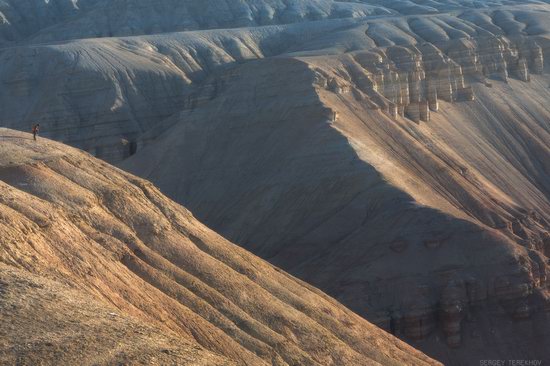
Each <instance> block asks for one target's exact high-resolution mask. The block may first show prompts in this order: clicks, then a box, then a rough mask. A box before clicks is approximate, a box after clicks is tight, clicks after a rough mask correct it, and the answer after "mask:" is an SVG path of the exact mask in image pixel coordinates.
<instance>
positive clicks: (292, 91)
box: [123, 58, 549, 364]
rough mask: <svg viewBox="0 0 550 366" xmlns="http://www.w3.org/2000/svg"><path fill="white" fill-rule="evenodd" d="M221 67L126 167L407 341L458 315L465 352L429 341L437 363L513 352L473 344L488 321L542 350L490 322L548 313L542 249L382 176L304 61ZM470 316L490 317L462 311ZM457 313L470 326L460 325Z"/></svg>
mask: <svg viewBox="0 0 550 366" xmlns="http://www.w3.org/2000/svg"><path fill="white" fill-rule="evenodd" d="M232 74H233V75H234V79H233V80H234V81H235V82H234V83H227V87H226V89H225V90H224V91H223V93H220V95H219V96H218V97H217V98H216V99H215V100H213V101H212V102H211V103H210V104H208V106H207V107H205V108H197V109H196V110H194V111H193V112H192V113H185V114H184V115H182V118H181V119H180V120H179V121H178V123H177V124H176V125H174V127H173V128H172V129H171V130H169V131H168V132H167V133H165V134H164V136H162V137H161V138H160V139H158V141H153V142H152V143H151V145H150V147H149V148H146V149H145V150H143V152H142V153H141V154H138V155H137V156H136V157H134V158H132V159H130V160H129V161H127V162H125V163H124V164H123V167H124V168H127V169H129V170H130V171H132V172H135V173H137V174H138V175H141V176H144V177H147V178H148V179H151V180H152V181H153V182H155V184H157V185H158V186H159V187H160V188H161V190H163V191H164V192H165V193H167V194H168V195H169V196H171V197H173V198H174V199H176V200H177V201H179V202H181V203H183V204H185V205H186V206H188V207H190V208H191V209H192V210H193V211H194V212H195V214H196V215H197V216H198V217H199V218H200V219H202V220H203V221H205V222H206V223H207V224H208V225H209V226H210V227H212V228H214V229H215V230H217V231H219V232H221V233H223V235H226V236H227V237H229V238H231V240H233V241H235V242H237V243H239V244H241V245H242V246H243V247H245V248H247V249H250V250H252V251H253V252H254V253H256V254H258V255H260V256H262V257H264V258H266V259H269V260H270V261H271V262H272V263H275V264H277V265H279V266H281V267H282V268H284V269H286V270H288V271H289V272H291V273H292V274H294V275H297V276H299V277H300V278H302V279H303V280H305V281H307V282H309V283H312V284H314V285H316V286H319V287H320V288H322V289H323V290H325V291H327V292H328V293H330V294H331V295H333V296H335V297H336V298H337V299H339V300H340V301H342V302H344V303H345V304H346V305H348V306H349V307H351V308H352V309H354V310H355V311H357V312H358V313H359V314H361V315H364V316H366V317H367V318H368V319H371V320H374V321H376V322H377V323H378V324H380V325H382V326H384V327H387V329H390V323H393V324H394V325H395V322H399V327H400V329H399V331H400V332H401V334H402V335H403V336H404V337H405V339H408V340H414V339H421V338H424V337H427V336H428V337H430V339H433V340H434V345H435V344H437V343H438V342H437V341H435V339H441V338H443V339H445V338H446V337H447V338H448V342H451V343H452V342H454V341H456V339H455V338H452V337H456V329H454V328H453V327H455V328H456V324H459V325H458V329H459V332H458V337H459V338H460V336H461V335H462V337H464V342H463V346H462V347H464V349H465V352H462V353H453V352H452V351H451V350H449V351H448V352H447V351H443V350H445V349H446V348H443V349H442V348H441V347H447V346H444V345H441V344H439V345H437V346H432V345H428V346H426V349H427V350H430V351H434V350H435V349H438V350H441V353H438V356H439V357H441V360H443V361H448V362H450V360H453V362H459V363H462V364H468V363H472V362H478V360H479V359H482V358H484V355H495V357H497V356H498V357H504V358H506V357H511V358H514V357H522V356H524V354H523V353H521V352H523V351H521V350H519V349H520V347H518V348H511V347H510V343H496V344H493V343H491V342H489V344H491V345H490V346H488V347H484V346H483V345H484V344H485V343H486V342H487V341H488V340H489V339H490V338H492V337H494V334H495V333H494V332H496V334H499V337H500V336H502V337H503V338H504V339H511V338H510V337H512V336H513V335H514V334H522V339H521V340H517V343H521V347H523V349H525V350H527V351H525V352H527V353H528V354H530V355H532V356H533V357H539V358H541V357H543V355H544V352H545V347H547V346H548V339H549V338H548V334H547V331H544V330H542V333H541V331H540V330H534V329H531V330H529V329H528V330H524V329H523V327H522V326H521V325H517V326H510V327H508V326H507V325H506V326H505V325H504V323H503V322H504V321H501V320H499V319H500V318H504V319H509V317H514V316H515V314H516V312H517V311H519V309H520V308H521V307H522V306H523V304H526V305H527V306H528V307H529V308H530V309H532V311H533V312H534V313H535V314H540V316H541V317H542V318H540V317H538V316H539V315H537V316H536V317H533V318H531V320H527V322H529V324H536V323H540V322H542V323H546V322H547V321H548V319H547V316H548V315H547V313H544V307H545V306H546V305H544V304H545V302H547V300H546V283H545V281H546V280H545V278H546V277H545V276H544V275H542V274H541V271H542V273H544V272H545V270H546V264H545V263H544V260H543V258H542V256H540V254H537V253H536V252H534V251H531V250H527V249H526V248H524V247H522V246H520V245H517V243H515V242H514V241H513V240H511V239H510V238H508V237H507V236H506V235H504V234H502V233H500V232H499V231H498V230H495V229H492V228H490V227H488V226H486V225H484V224H483V223H481V222H479V221H476V220H475V219H474V218H471V217H468V215H460V216H456V215H452V214H449V213H444V212H443V211H441V210H438V209H434V208H430V207H428V206H425V205H421V204H419V203H418V202H417V201H416V200H415V199H414V198H413V197H412V196H411V195H409V194H407V193H405V192H404V191H403V190H402V189H398V188H397V187H396V185H395V184H390V183H389V182H388V181H387V180H386V179H385V178H384V177H383V176H381V175H380V173H379V172H378V171H377V170H376V169H374V168H373V166H372V164H369V163H367V162H366V161H365V160H364V159H360V158H359V157H358V155H357V151H358V150H357V151H356V149H354V148H353V147H352V145H350V140H349V138H347V137H345V136H344V135H343V134H342V133H341V132H339V131H338V130H337V129H335V128H333V126H331V123H332V122H331V121H332V120H333V118H334V112H336V111H337V110H334V111H333V110H331V109H330V108H328V107H327V106H326V105H325V104H323V103H321V101H320V100H319V95H318V94H317V92H316V91H315V89H314V88H313V87H312V85H313V84H319V83H318V78H319V77H321V76H320V75H319V74H318V73H315V72H313V71H312V69H311V66H309V65H307V64H306V63H304V62H301V61H298V60H294V59H282V58H281V59H272V60H263V61H261V62H254V63H250V64H247V66H246V68H244V67H241V68H237V69H235V70H234V71H232ZM250 111H255V114H254V115H250V114H249V113H250ZM338 112H340V111H338ZM362 112H363V113H373V114H378V113H379V112H377V111H364V110H363V111H362ZM339 118H340V117H338V119H339ZM336 125H337V123H336ZM387 149H388V150H391V149H392V146H391V144H388V145H387ZM380 158H383V156H381V157H380ZM403 178H405V177H403ZM460 217H462V218H460ZM527 289H529V290H527ZM456 303H459V304H460V306H464V307H463V309H462V310H461V311H460V312H459V313H458V314H457V317H458V321H457V318H452V317H451V319H447V318H446V317H445V316H444V315H443V314H444V313H445V312H446V311H448V310H449V309H447V306H454V304H456ZM479 318H487V319H491V320H490V322H491V323H493V322H494V324H492V325H487V324H486V323H480V322H476V321H475V320H472V319H479ZM464 319H469V320H464ZM463 320H464V321H463ZM462 322H464V323H466V322H468V324H469V325H467V329H470V327H473V328H475V329H476V330H475V332H476V334H477V335H476V336H475V337H474V336H470V334H467V333H465V332H464V331H463V332H462V333H461V331H460V324H461V323H462ZM506 322H508V320H506ZM449 329H451V330H449ZM453 329H454V330H453ZM522 329H523V330H522ZM537 329H538V328H537ZM396 331H397V330H396ZM449 337H451V338H449ZM474 338H475V339H474ZM514 339H515V337H514ZM437 347H439V348H437Z"/></svg>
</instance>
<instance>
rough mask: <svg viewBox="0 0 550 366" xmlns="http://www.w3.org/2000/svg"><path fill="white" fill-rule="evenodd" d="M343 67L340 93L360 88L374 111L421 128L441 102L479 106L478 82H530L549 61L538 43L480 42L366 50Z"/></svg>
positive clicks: (496, 39) (484, 39)
mask: <svg viewBox="0 0 550 366" xmlns="http://www.w3.org/2000/svg"><path fill="white" fill-rule="evenodd" d="M342 62H343V64H344V65H345V68H346V69H347V71H348V74H347V75H345V77H344V80H343V81H342V82H340V83H339V84H338V85H339V88H338V91H337V92H342V90H343V89H345V88H347V89H350V88H352V87H357V88H359V89H360V90H361V92H363V93H364V94H365V95H366V96H365V97H363V99H364V100H365V99H366V100H368V102H367V103H372V104H373V108H375V109H381V110H384V111H386V112H387V113H388V114H389V115H390V116H391V117H392V118H397V116H398V115H401V116H403V117H407V118H408V119H410V120H412V121H414V122H417V123H418V122H420V121H425V122H427V121H429V120H430V112H437V111H438V110H439V108H440V106H439V100H443V101H445V102H448V103H453V102H464V101H473V100H474V99H475V96H474V92H473V88H472V85H471V83H473V82H474V83H475V82H478V81H485V80H486V79H487V78H496V79H498V80H500V81H503V82H507V80H508V78H509V77H510V76H512V77H515V78H517V79H519V80H521V81H524V82H528V81H530V74H531V73H541V72H542V65H543V56H542V51H541V48H540V46H538V44H537V43H536V42H535V41H525V40H520V41H514V42H513V41H510V40H508V39H505V38H503V37H480V38H476V39H461V40H458V41H456V42H454V41H450V42H447V43H444V44H443V46H440V47H436V46H435V45H434V44H431V43H422V44H418V45H415V46H390V47H387V48H384V49H377V50H370V51H368V52H364V51H361V52H357V53H356V54H354V56H353V57H352V58H345V59H344V60H343V61H342ZM358 67H359V68H360V70H358ZM328 77H331V76H328ZM331 78H332V79H331V83H332V84H333V85H336V84H337V81H336V79H334V78H333V77H331ZM485 83H486V85H489V83H488V82H485ZM330 90H333V91H334V88H332V89H330Z"/></svg>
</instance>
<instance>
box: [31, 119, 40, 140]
mask: <svg viewBox="0 0 550 366" xmlns="http://www.w3.org/2000/svg"><path fill="white" fill-rule="evenodd" d="M39 131H40V123H37V124H35V125H33V126H32V137H33V138H34V141H36V135H38V132H39Z"/></svg>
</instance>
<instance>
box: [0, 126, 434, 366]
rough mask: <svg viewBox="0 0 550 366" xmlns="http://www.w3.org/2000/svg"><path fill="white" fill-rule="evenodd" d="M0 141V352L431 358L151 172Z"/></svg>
mask: <svg viewBox="0 0 550 366" xmlns="http://www.w3.org/2000/svg"><path fill="white" fill-rule="evenodd" d="M0 139H1V141H2V144H1V145H0V187H1V190H0V208H1V210H0V243H1V244H2V247H1V250H0V314H1V316H2V326H1V331H0V334H1V338H0V364H2V365H38V364H41V365H45V364H48V365H72V364H74V365H76V364H83V365H119V364H128V365H135V364H144V365H150V364H156V365H233V364H240V365H268V364H270V365H379V364H384V365H403V364H407V365H435V364H437V362H435V361H433V360H431V359H429V358H428V357H426V356H425V355H423V354H422V353H421V352H419V351H416V350H414V349H413V348H412V347H410V346H408V345H407V344H405V343H404V342H402V341H400V340H398V339H397V338H395V337H393V336H392V335H390V334H388V333H386V332H384V331H383V330H381V329H379V328H378V327H376V326H374V325H372V324H370V323H368V322H367V321H366V320H364V319H362V318H361V317H359V316H358V315H356V314H354V313H353V312H351V311H349V310H347V309H346V308H345V307H343V306H342V305H340V304H338V303H337V302H336V301H335V300H333V299H331V298H330V297H328V296H326V295H325V294H323V293H322V292H321V291H319V290H317V289H315V288H313V287H311V286H309V285H307V284H305V283H303V282H301V281H299V280H298V279H295V278H293V277H292V276H290V275H288V274H286V273H284V272H283V271H281V270H280V269H278V268H275V267H273V266H271V265H269V264H268V263H267V262H265V261H263V260H261V259H259V258H257V257H255V256H254V255H252V254H249V253H248V252H246V251H245V250H244V249H241V248H239V247H237V246H235V245H234V244H232V243H230V242H228V241H227V240H225V239H223V238H222V237H220V236H219V235H218V234H216V233H214V232H213V231H211V230H210V229H208V228H207V227H206V226H204V225H203V224H201V223H200V222H199V221H197V220H196V219H195V218H194V217H193V215H192V214H191V213H190V212H189V211H187V210H186V209H184V208H183V207H181V206H180V205H178V204H176V203H174V202H173V201H171V200H169V199H168V198H166V197H164V196H163V195H162V194H161V193H160V192H159V191H158V189H156V188H155V187H154V186H153V185H152V184H151V183H149V182H147V181H145V180H142V179H140V178H137V177H135V176H133V175H130V174H128V173H125V172H123V171H120V170H118V169H116V168H114V167H112V166H110V165H108V164H107V163H105V162H102V161H100V160H98V159H96V158H94V157H92V156H90V155H89V154H85V153H82V152H80V151H78V150H76V149H74V148H70V147H68V146H65V145H63V144H60V143H55V142H50V141H46V140H41V141H40V143H35V142H34V141H33V139H32V137H31V136H30V135H29V134H25V133H21V132H14V131H11V130H8V129H0Z"/></svg>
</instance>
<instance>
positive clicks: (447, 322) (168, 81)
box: [0, 0, 550, 365]
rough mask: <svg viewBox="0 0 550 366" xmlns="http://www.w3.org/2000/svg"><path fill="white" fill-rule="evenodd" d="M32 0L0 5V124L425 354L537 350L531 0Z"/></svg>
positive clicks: (543, 73)
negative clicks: (68, 150) (161, 201)
mask: <svg viewBox="0 0 550 366" xmlns="http://www.w3.org/2000/svg"><path fill="white" fill-rule="evenodd" d="M50 3H54V4H56V6H55V7H52V6H48V3H44V4H42V3H41V4H40V5H36V4H34V2H33V1H30V0H28V1H23V2H17V3H16V2H15V1H5V3H4V5H3V7H0V13H1V14H2V15H3V19H4V23H3V25H2V27H1V28H0V35H1V36H0V44H1V45H2V48H0V65H2V67H1V68H0V83H1V87H0V105H1V106H2V108H1V109H0V124H1V125H2V126H5V127H9V128H14V129H19V130H26V131H28V130H29V128H30V126H31V125H32V124H33V123H37V122H39V123H40V124H41V126H42V132H41V134H42V136H44V137H47V138H51V139H54V140H58V141H63V142H65V143H67V144H69V145H71V146H74V147H77V148H79V149H82V150H84V151H86V152H88V153H90V154H91V155H93V156H95V157H97V158H100V159H103V160H104V161H107V162H109V163H112V164H115V165H117V166H118V167H120V168H122V169H123V170H126V171H128V172H130V173H132V174H135V175H137V176H140V177H142V178H144V179H147V180H149V181H151V182H152V183H153V184H154V185H155V186H157V187H158V188H159V189H160V191H161V192H162V193H163V194H166V195H167V196H168V197H170V198H171V199H173V200H174V201H176V202H177V203H179V204H182V205H183V206H185V207H186V208H188V209H189V210H190V211H191V212H193V215H195V216H196V217H197V219H198V220H200V221H202V222H204V224H206V225H207V226H208V227H209V228H211V229H212V230H214V231H215V232H217V233H219V234H220V235H222V236H224V237H226V238H227V239H228V240H230V241H231V242H234V243H236V244H237V245H239V246H240V247H243V248H244V249H246V250H248V251H250V252H252V253H253V254H255V255H257V256H259V257H261V258H263V259H265V260H267V261H268V262H270V263H271V264H273V265H275V266H277V267H279V268H281V269H282V270H284V271H286V272H289V273H290V274H291V275H293V276H296V277H297V278H299V279H300V280H302V281H305V283H308V284H311V285H312V286H315V287H317V288H319V289H320V290H322V291H324V292H326V293H327V294H328V295H330V296H332V297H333V298H334V299H336V300H337V301H338V302H340V303H342V304H343V305H344V306H346V307H349V308H350V309H351V310H352V311H353V312H355V313H357V314H358V315H360V316H362V317H364V318H366V319H367V320H368V321H369V322H371V323H374V324H376V325H377V326H379V327H381V328H382V329H385V330H386V331H387V332H389V333H393V334H394V335H395V336H397V337H400V338H402V339H403V340H404V341H406V342H407V343H409V344H410V345H412V346H413V347H415V348H417V349H419V350H421V351H422V352H425V353H426V354H427V355H428V356H430V357H432V358H434V359H436V360H438V361H441V362H443V363H445V364H449V365H471V364H477V363H479V360H482V359H526V360H527V359H537V360H546V359H547V351H546V349H547V347H548V346H549V345H550V338H549V337H550V334H549V330H548V329H550V327H549V325H550V324H549V322H550V318H549V317H550V297H549V296H550V294H549V292H548V271H549V265H550V262H549V257H550V234H549V232H550V199H549V197H550V175H549V174H550V173H549V172H550V125H549V121H550V107H549V104H548V101H549V100H550V87H549V85H550V77H549V76H548V58H549V57H550V56H548V55H549V50H550V39H549V36H548V35H549V34H550V22H549V21H548V20H549V19H550V17H549V14H550V8H549V6H548V4H547V3H545V2H540V1H483V2H481V1H480V2H475V1H473V2H470V1H429V2H420V1H402V0H398V1H392V2H382V1H375V0H370V1H367V0H362V1H357V2H348V1H331V0H315V1H314V0H293V1H279V0H247V1H242V2H232V1H224V0H217V1H215V2H212V3H211V4H206V3H204V2H198V1H186V2H173V1H168V0H163V1H160V2H156V3H155V4H153V2H151V1H146V0H126V1H110V2H107V1H101V0H93V1H92V0H89V1H82V0H80V1H62V0H58V1H54V0H50ZM25 7H38V8H37V9H40V10H36V11H35V12H32V17H31V16H30V15H29V16H25V17H22V16H21V14H27V13H29V14H31V12H26V11H25ZM43 14H49V15H48V16H44V15H43ZM33 17H37V18H36V19H44V20H41V21H36V20H33ZM21 19H23V20H21ZM46 20H47V21H46ZM94 164H96V163H94ZM97 164H99V163H97ZM121 174H122V173H121ZM132 179H137V178H132ZM151 189H152V188H151ZM170 207H172V206H170ZM90 217H93V215H92V216H90ZM201 225H202V224H201ZM150 229H151V230H153V228H150ZM160 232H162V230H160ZM160 232H157V234H158V235H160ZM155 243H156V242H155ZM158 244H159V245H161V243H158ZM231 250H233V249H231ZM235 250H236V249H235ZM239 250H240V249H239ZM239 253H240V252H239ZM174 255H175V254H174ZM300 283H301V282H300ZM302 284H303V283H302ZM303 285H305V284H303ZM361 324H363V323H361ZM172 328H173V327H172ZM369 329H370V328H369ZM377 334H378V333H377ZM151 337H152V335H151ZM165 341H166V340H163V342H165ZM159 342H160V341H159ZM199 343H200V342H199ZM201 345H203V346H205V344H203V343H201ZM206 348H208V349H209V350H212V349H211V348H209V346H208V347H206ZM214 352H217V353H219V350H218V349H214ZM285 352H290V351H285ZM285 352H283V353H285ZM342 352H344V351H342ZM291 353H292V352H291ZM344 353H345V352H344ZM223 355H224V356H228V354H225V353H224V354H223ZM229 356H231V355H229ZM205 357H206V356H205ZM323 357H324V356H323ZM327 357H328V356H327ZM350 357H351V356H350ZM403 357H404V356H403ZM229 358H230V359H231V357H229ZM319 360H321V361H319ZM323 360H324V359H319V358H317V359H315V362H319V363H320V364H330V362H333V363H335V364H338V362H336V360H335V359H333V360H332V361H323ZM350 360H351V359H350ZM386 361H387V360H384V362H386ZM273 362H275V361H273ZM277 362H278V361H277ZM281 362H283V361H281ZM284 362H287V363H288V362H289V361H288V360H284ZM350 362H351V363H349V362H348V363H344V364H363V362H366V361H350ZM354 362H355V363H354ZM384 362H383V363H384ZM290 363H292V362H290ZM274 364H276V363H274Z"/></svg>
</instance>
